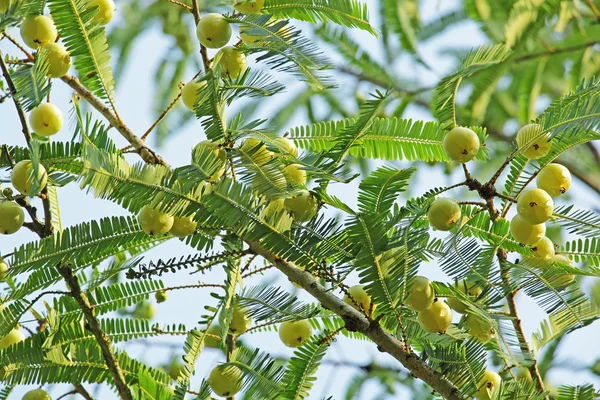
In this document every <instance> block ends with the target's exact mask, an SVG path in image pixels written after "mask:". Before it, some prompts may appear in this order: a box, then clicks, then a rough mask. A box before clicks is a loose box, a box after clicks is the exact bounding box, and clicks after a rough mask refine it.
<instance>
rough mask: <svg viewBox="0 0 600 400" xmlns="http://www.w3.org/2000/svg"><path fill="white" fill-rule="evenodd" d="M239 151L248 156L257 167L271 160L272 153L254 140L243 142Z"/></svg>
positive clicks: (249, 139) (261, 143) (258, 141)
mask: <svg viewBox="0 0 600 400" xmlns="http://www.w3.org/2000/svg"><path fill="white" fill-rule="evenodd" d="M240 150H241V151H242V152H244V153H246V154H247V155H248V156H250V158H251V159H252V161H253V162H254V163H256V164H258V165H262V164H265V163H267V162H269V161H270V160H271V159H272V158H273V152H271V151H269V150H267V148H266V147H265V145H264V143H263V142H261V141H260V140H258V139H254V138H248V139H246V140H244V143H242V146H241V147H240Z"/></svg>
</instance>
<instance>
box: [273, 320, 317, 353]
mask: <svg viewBox="0 0 600 400" xmlns="http://www.w3.org/2000/svg"><path fill="white" fill-rule="evenodd" d="M310 335H312V327H311V326H310V323H309V322H308V321H307V320H305V319H304V320H301V321H286V322H282V323H281V325H279V338H280V339H281V341H282V342H283V344H285V345H286V346H287V347H300V346H302V344H304V342H306V341H307V340H308V339H309V338H310Z"/></svg>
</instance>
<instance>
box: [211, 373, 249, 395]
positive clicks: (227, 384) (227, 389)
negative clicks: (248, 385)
mask: <svg viewBox="0 0 600 400" xmlns="http://www.w3.org/2000/svg"><path fill="white" fill-rule="evenodd" d="M242 378H243V374H242V370H241V369H239V368H238V367H236V366H235V365H219V366H218V367H215V368H214V369H213V370H212V371H211V373H210V376H209V377H208V384H209V385H210V388H211V389H212V391H213V392H215V394H216V395H217V396H221V397H232V396H233V395H235V394H236V393H237V392H239V391H240V390H241V389H242Z"/></svg>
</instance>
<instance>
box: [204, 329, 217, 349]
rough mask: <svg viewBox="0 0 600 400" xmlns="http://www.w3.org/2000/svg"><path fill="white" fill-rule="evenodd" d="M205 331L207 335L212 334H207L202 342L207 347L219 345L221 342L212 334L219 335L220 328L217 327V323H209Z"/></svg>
mask: <svg viewBox="0 0 600 400" xmlns="http://www.w3.org/2000/svg"><path fill="white" fill-rule="evenodd" d="M206 333H207V334H208V335H212V336H208V335H207V336H206V339H204V344H205V345H206V346H208V347H213V348H217V347H219V344H220V343H221V339H218V338H216V337H214V336H218V337H221V328H219V327H218V326H217V325H211V326H210V328H208V331H206Z"/></svg>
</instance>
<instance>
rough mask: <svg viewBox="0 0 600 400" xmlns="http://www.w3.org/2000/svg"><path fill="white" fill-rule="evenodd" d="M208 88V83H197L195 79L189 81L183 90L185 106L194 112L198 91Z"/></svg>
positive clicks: (182, 96) (182, 97)
mask: <svg viewBox="0 0 600 400" xmlns="http://www.w3.org/2000/svg"><path fill="white" fill-rule="evenodd" d="M205 86H206V81H202V82H197V81H196V80H195V79H194V80H191V81H189V82H188V83H186V84H185V85H184V86H183V89H181V100H182V101H183V104H184V105H185V106H186V107H187V108H188V109H189V110H190V111H195V110H194V103H195V102H196V99H197V98H198V91H199V90H200V89H202V88H204V87H205Z"/></svg>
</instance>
